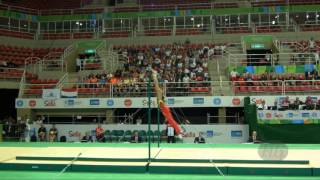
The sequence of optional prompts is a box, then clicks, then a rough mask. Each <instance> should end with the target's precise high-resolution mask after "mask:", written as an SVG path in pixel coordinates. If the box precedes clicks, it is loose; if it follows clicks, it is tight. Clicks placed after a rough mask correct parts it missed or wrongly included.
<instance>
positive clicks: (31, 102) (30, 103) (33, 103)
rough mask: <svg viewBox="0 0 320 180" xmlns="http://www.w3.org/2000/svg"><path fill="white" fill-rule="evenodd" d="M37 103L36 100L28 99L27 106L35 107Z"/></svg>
mask: <svg viewBox="0 0 320 180" xmlns="http://www.w3.org/2000/svg"><path fill="white" fill-rule="evenodd" d="M36 105H37V101H36V100H30V101H29V106H30V107H35V106H36Z"/></svg>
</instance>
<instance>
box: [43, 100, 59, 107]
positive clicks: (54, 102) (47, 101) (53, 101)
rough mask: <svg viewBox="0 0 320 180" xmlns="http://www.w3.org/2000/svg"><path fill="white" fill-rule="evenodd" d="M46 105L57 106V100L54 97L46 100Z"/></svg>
mask: <svg viewBox="0 0 320 180" xmlns="http://www.w3.org/2000/svg"><path fill="white" fill-rule="evenodd" d="M44 106H46V107H49V106H56V101H55V100H54V99H49V100H45V101H44Z"/></svg>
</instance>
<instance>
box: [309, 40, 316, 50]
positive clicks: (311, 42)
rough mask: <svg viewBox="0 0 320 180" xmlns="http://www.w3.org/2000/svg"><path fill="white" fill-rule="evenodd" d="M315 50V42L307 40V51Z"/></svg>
mask: <svg viewBox="0 0 320 180" xmlns="http://www.w3.org/2000/svg"><path fill="white" fill-rule="evenodd" d="M314 49H315V42H314V39H313V38H310V40H309V51H310V52H311V51H313V50H314Z"/></svg>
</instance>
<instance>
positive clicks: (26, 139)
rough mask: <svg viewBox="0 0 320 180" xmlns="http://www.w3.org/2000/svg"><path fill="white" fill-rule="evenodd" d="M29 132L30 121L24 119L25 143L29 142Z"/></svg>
mask: <svg viewBox="0 0 320 180" xmlns="http://www.w3.org/2000/svg"><path fill="white" fill-rule="evenodd" d="M30 131H31V126H30V119H26V121H25V129H24V140H25V142H30Z"/></svg>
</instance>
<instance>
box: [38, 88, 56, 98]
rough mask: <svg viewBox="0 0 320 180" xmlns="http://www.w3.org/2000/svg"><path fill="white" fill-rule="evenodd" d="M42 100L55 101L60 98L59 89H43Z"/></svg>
mask: <svg viewBox="0 0 320 180" xmlns="http://www.w3.org/2000/svg"><path fill="white" fill-rule="evenodd" d="M42 98H43V99H57V98H60V89H43V91H42Z"/></svg>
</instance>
